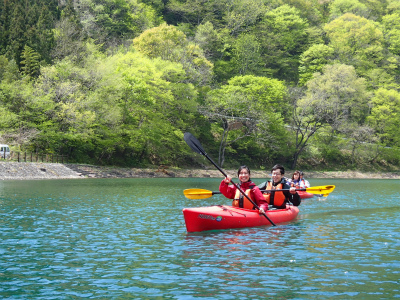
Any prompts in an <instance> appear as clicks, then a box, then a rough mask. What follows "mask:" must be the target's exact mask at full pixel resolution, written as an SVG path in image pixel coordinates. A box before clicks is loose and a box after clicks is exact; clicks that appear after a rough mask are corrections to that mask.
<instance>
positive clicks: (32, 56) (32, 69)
mask: <svg viewBox="0 0 400 300" xmlns="http://www.w3.org/2000/svg"><path fill="white" fill-rule="evenodd" d="M21 66H22V67H21V69H22V73H23V74H25V75H28V76H31V77H37V76H39V71H40V56H39V53H37V52H36V51H35V50H33V49H32V48H31V47H29V46H25V47H24V51H22V60H21Z"/></svg>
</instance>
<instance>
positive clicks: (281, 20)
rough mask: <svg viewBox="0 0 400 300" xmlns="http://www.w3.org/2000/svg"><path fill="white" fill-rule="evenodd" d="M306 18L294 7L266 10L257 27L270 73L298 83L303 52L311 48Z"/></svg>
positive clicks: (286, 6) (285, 6) (266, 65)
mask: <svg viewBox="0 0 400 300" xmlns="http://www.w3.org/2000/svg"><path fill="white" fill-rule="evenodd" d="M308 27H309V25H308V23H307V20H304V19H302V18H301V17H300V13H299V12H298V11H297V10H296V9H295V8H293V7H289V6H288V5H283V6H281V7H278V8H277V9H274V10H271V11H269V12H268V13H266V15H265V17H264V18H263V19H262V21H261V22H260V24H259V26H258V28H257V35H258V37H259V42H260V44H261V45H262V46H263V48H262V54H263V59H264V63H265V67H266V68H267V73H269V74H271V75H273V76H274V77H276V78H279V79H281V80H285V81H288V82H297V80H298V65H299V56H300V54H301V53H302V52H303V51H304V50H305V49H306V48H308V42H307V28H308Z"/></svg>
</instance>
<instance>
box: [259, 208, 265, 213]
mask: <svg viewBox="0 0 400 300" xmlns="http://www.w3.org/2000/svg"><path fill="white" fill-rule="evenodd" d="M258 213H259V214H261V215H262V214H265V210H264V208H262V207H260V209H259V210H258Z"/></svg>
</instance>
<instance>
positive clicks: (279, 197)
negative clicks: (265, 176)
mask: <svg viewBox="0 0 400 300" xmlns="http://www.w3.org/2000/svg"><path fill="white" fill-rule="evenodd" d="M282 188H283V184H282V183H279V184H278V185H277V186H273V185H272V182H271V181H268V185H267V190H281V189H282ZM264 198H265V200H266V201H267V202H268V204H271V205H275V206H282V205H283V204H284V203H285V200H286V196H285V194H284V193H283V192H282V191H279V192H267V193H265V194H264Z"/></svg>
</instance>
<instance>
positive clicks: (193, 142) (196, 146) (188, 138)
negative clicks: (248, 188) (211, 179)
mask: <svg viewBox="0 0 400 300" xmlns="http://www.w3.org/2000/svg"><path fill="white" fill-rule="evenodd" d="M183 138H184V140H185V142H186V144H188V146H189V147H190V148H191V149H192V150H193V151H194V152H196V153H199V154H201V155H204V156H205V157H206V158H207V159H208V160H209V161H210V162H211V163H212V164H213V165H214V166H215V167H216V168H217V169H218V170H219V171H220V172H221V173H222V175H224V176H225V177H227V175H226V174H225V172H224V171H222V169H221V168H220V167H218V165H217V164H216V163H215V162H214V161H213V160H212V159H211V158H210V157H209V156H208V155H207V153H206V151H204V149H203V147H202V146H201V144H200V142H199V141H198V140H197V139H196V138H195V137H194V136H193V135H192V134H191V133H189V132H185V134H184V136H183ZM231 183H232V184H233V185H234V186H235V187H236V188H237V189H238V190H239V191H240V192H241V193H242V195H243V196H244V197H246V198H247V200H249V201H250V202H251V203H252V204H253V205H254V207H255V208H257V209H258V210H260V208H259V207H258V205H257V204H256V203H255V202H254V201H253V200H251V199H250V197H249V196H247V195H246V193H245V192H244V191H243V190H242V189H241V188H240V187H239V186H238V185H237V184H236V183H234V182H233V181H232V180H231ZM262 215H263V216H264V217H265V218H267V220H268V221H269V222H270V223H271V224H272V225H273V226H276V224H275V223H274V222H272V220H271V219H270V218H269V217H268V216H267V215H266V214H265V213H263V214H262Z"/></svg>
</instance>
